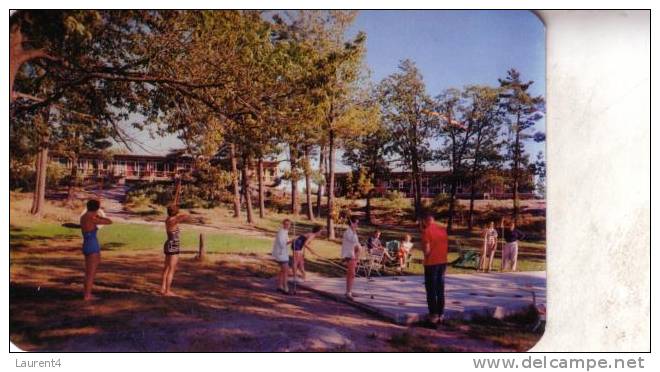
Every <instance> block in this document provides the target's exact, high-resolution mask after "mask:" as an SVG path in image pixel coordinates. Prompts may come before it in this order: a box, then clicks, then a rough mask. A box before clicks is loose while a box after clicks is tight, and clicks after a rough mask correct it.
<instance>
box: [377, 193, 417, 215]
mask: <svg viewBox="0 0 660 372" xmlns="http://www.w3.org/2000/svg"><path fill="white" fill-rule="evenodd" d="M381 204H382V207H383V208H384V209H387V210H390V211H392V212H393V213H397V214H399V213H402V212H403V211H405V210H406V209H409V208H410V199H408V198H407V197H406V195H405V194H404V193H402V192H399V191H388V192H387V193H385V197H384V198H383V199H382V201H381Z"/></svg>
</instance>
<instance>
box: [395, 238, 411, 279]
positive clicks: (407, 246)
mask: <svg viewBox="0 0 660 372" xmlns="http://www.w3.org/2000/svg"><path fill="white" fill-rule="evenodd" d="M412 247H413V243H412V237H411V236H410V234H406V235H404V236H403V241H402V242H401V246H400V247H399V251H398V252H397V258H398V260H399V272H401V271H403V269H404V267H405V265H406V257H408V254H410V251H411V250H412Z"/></svg>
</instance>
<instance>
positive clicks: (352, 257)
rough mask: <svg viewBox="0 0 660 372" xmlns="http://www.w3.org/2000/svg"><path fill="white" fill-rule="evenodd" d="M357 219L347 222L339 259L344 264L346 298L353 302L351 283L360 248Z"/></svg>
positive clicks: (353, 278)
mask: <svg viewBox="0 0 660 372" xmlns="http://www.w3.org/2000/svg"><path fill="white" fill-rule="evenodd" d="M357 226H358V219H357V218H356V217H351V218H350V219H349V220H348V229H346V231H344V235H343V236H342V239H341V258H342V260H344V263H345V264H346V295H345V296H346V298H347V299H349V300H351V301H352V300H353V281H354V280H355V265H356V263H357V258H358V256H359V253H360V250H361V249H362V246H361V245H360V240H359V239H358V235H357Z"/></svg>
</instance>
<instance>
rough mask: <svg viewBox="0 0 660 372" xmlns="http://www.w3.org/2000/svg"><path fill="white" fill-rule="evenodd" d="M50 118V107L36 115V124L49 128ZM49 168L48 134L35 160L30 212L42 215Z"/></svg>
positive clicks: (43, 139) (40, 145)
mask: <svg viewBox="0 0 660 372" xmlns="http://www.w3.org/2000/svg"><path fill="white" fill-rule="evenodd" d="M49 119H50V107H48V108H46V109H44V110H43V111H42V112H41V114H40V115H37V116H36V117H35V120H36V122H35V126H37V127H42V128H45V129H46V130H47V129H48V122H49ZM47 169H48V135H45V136H44V137H43V138H42V141H41V143H40V144H39V153H38V154H37V159H36V160H35V173H36V174H35V186H34V194H33V197H32V208H31V209H30V213H32V214H33V215H40V214H41V213H42V212H43V207H44V204H45V202H46V172H47Z"/></svg>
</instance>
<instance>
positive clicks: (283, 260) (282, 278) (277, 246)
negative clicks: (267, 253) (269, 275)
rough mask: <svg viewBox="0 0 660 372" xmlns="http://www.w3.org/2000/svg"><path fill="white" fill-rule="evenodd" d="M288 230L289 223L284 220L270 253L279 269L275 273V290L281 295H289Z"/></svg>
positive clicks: (287, 220)
mask: <svg viewBox="0 0 660 372" xmlns="http://www.w3.org/2000/svg"><path fill="white" fill-rule="evenodd" d="M289 228H291V221H290V220H289V219H288V218H286V219H284V221H282V228H281V229H280V231H278V232H277V235H276V236H275V242H273V250H272V252H271V254H272V255H273V258H274V259H275V262H277V264H278V265H279V267H280V271H279V272H278V273H277V290H278V291H279V292H282V293H289V284H288V280H289V249H288V247H289V243H290V241H289Z"/></svg>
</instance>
